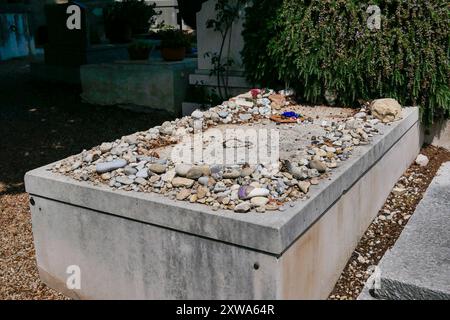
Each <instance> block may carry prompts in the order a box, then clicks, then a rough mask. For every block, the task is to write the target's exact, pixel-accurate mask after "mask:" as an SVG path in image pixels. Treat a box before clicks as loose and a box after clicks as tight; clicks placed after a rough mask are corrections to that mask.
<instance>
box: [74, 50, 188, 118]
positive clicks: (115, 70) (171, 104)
mask: <svg viewBox="0 0 450 320" xmlns="http://www.w3.org/2000/svg"><path fill="white" fill-rule="evenodd" d="M196 63H197V61H196V59H185V60H183V61H180V62H164V61H162V60H159V61H147V62H142V61H140V62H134V61H122V62H116V63H110V64H92V65H85V66H82V67H81V85H82V88H83V93H82V98H83V99H84V100H85V101H87V102H89V103H92V104H99V105H131V106H133V105H136V106H140V107H143V108H140V110H145V109H147V110H148V111H152V110H155V109H157V110H165V111H167V112H168V113H171V114H173V115H176V116H179V115H181V112H182V111H181V110H182V102H183V101H184V99H185V97H186V92H187V89H188V85H189V80H188V75H189V73H191V72H192V71H193V70H194V69H195V66H196Z"/></svg>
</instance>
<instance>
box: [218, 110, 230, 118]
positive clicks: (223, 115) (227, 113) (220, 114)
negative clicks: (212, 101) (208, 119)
mask: <svg viewBox="0 0 450 320" xmlns="http://www.w3.org/2000/svg"><path fill="white" fill-rule="evenodd" d="M218 115H219V117H221V118H226V117H228V115H229V112H227V111H219V112H218Z"/></svg>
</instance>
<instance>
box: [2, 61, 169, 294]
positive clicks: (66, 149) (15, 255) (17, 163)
mask: <svg viewBox="0 0 450 320" xmlns="http://www.w3.org/2000/svg"><path fill="white" fill-rule="evenodd" d="M79 94H80V90H79V88H76V87H72V86H61V85H55V84H53V85H51V84H43V83H34V82H32V81H31V79H30V77H29V64H28V63H27V61H25V60H12V61H8V62H3V63H1V62H0V137H1V138H0V150H1V151H0V299H63V298H64V297H63V296H62V295H60V294H58V293H57V292H55V291H53V290H51V289H49V288H48V287H46V286H45V285H44V284H42V283H41V282H40V281H39V278H38V274H37V269H36V263H35V260H34V247H33V241H32V233H31V221H30V212H29V209H28V196H27V194H26V193H25V190H24V185H23V176H24V174H25V172H27V171H28V170H30V169H34V168H37V167H40V166H42V165H45V164H48V163H51V162H54V161H56V160H60V159H63V158H65V157H68V156H70V155H72V154H76V153H79V152H80V151H82V150H83V148H91V147H93V146H96V145H98V144H100V143H101V142H103V141H111V140H114V139H116V138H117V137H121V136H123V135H127V134H131V133H134V132H136V131H141V130H145V129H148V128H150V127H153V126H155V125H159V124H161V123H162V122H163V121H164V120H167V119H168V117H167V115H164V114H138V113H133V112H130V111H126V110H122V109H119V108H115V107H99V106H92V105H87V104H83V103H81V101H80V98H79Z"/></svg>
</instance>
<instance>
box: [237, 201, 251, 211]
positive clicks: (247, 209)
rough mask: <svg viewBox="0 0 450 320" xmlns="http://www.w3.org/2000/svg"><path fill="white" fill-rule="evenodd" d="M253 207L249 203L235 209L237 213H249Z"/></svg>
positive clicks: (241, 204) (239, 205) (243, 203)
mask: <svg viewBox="0 0 450 320" xmlns="http://www.w3.org/2000/svg"><path fill="white" fill-rule="evenodd" d="M251 208H252V206H251V205H250V203H248V202H242V203H240V204H238V205H237V206H235V207H234V212H237V213H246V212H249V211H250V209H251Z"/></svg>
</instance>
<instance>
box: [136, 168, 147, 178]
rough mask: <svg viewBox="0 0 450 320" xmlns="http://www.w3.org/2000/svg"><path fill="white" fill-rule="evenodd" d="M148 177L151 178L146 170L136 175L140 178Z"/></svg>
mask: <svg viewBox="0 0 450 320" xmlns="http://www.w3.org/2000/svg"><path fill="white" fill-rule="evenodd" d="M148 176H149V174H148V170H147V169H146V168H144V169H141V170H139V171H138V172H137V173H136V177H138V178H144V179H147V178H148Z"/></svg>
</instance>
